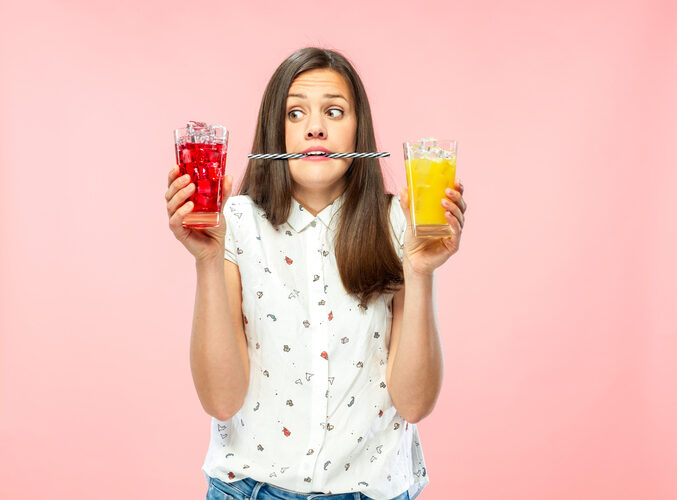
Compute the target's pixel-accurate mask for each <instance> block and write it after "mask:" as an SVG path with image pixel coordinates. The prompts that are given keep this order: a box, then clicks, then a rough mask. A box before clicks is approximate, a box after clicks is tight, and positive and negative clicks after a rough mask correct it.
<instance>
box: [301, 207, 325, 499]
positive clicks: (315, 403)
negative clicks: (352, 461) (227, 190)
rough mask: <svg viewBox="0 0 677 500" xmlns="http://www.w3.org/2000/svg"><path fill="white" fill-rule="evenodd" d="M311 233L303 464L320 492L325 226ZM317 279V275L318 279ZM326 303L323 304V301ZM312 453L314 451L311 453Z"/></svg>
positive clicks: (308, 243)
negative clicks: (307, 404) (307, 414)
mask: <svg viewBox="0 0 677 500" xmlns="http://www.w3.org/2000/svg"><path fill="white" fill-rule="evenodd" d="M306 230H307V231H308V232H309V234H308V235H307V236H308V237H307V238H306V255H307V256H308V273H307V274H308V298H309V301H308V304H309V315H310V318H309V321H310V327H309V329H310V332H309V333H310V335H311V358H312V360H311V364H310V369H311V373H312V376H311V377H310V381H309V383H310V385H311V393H312V396H311V405H312V407H311V409H310V411H311V429H310V432H309V441H308V453H309V454H307V455H306V457H305V460H304V461H303V466H302V469H303V478H304V482H305V485H306V486H307V485H308V483H310V487H311V490H312V491H321V490H322V488H323V485H322V484H321V483H322V478H321V477H317V476H316V472H315V471H316V470H319V469H317V467H316V464H317V460H318V456H319V452H320V449H321V447H322V444H323V443H324V440H325V433H326V432H327V430H326V427H327V407H328V404H327V401H328V400H327V397H326V395H327V390H328V384H329V359H328V358H329V357H328V352H329V349H328V348H329V343H328V338H329V332H328V327H329V326H328V321H327V314H326V311H327V308H326V306H323V305H320V303H322V304H326V301H325V297H326V295H325V292H324V285H325V283H326V280H325V275H324V274H325V273H324V266H323V265H322V262H323V261H322V259H324V258H325V257H324V256H323V254H322V252H323V251H326V248H325V245H324V233H325V231H324V226H323V225H322V224H321V223H319V222H318V220H317V219H315V220H313V221H312V222H311V223H310V225H309V226H308V227H307V229H306ZM316 276H318V277H317V278H316ZM323 301H324V302H323ZM310 450H313V451H312V453H311V452H310Z"/></svg>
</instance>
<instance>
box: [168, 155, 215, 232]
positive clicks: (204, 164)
mask: <svg viewBox="0 0 677 500" xmlns="http://www.w3.org/2000/svg"><path fill="white" fill-rule="evenodd" d="M177 154H178V159H177V160H178V162H179V171H180V175H185V174H189V175H190V180H191V182H193V183H195V187H196V188H197V189H195V191H194V192H193V194H192V195H191V196H190V198H188V199H189V200H190V201H192V202H193V204H194V206H193V210H192V212H191V214H194V213H216V214H217V216H216V217H215V223H214V224H213V225H218V214H219V213H220V212H221V200H222V197H223V193H222V192H221V186H222V181H223V175H224V173H225V170H226V151H224V145H223V144H192V143H188V144H183V145H181V146H179V147H178V148H177ZM186 201H188V200H186ZM191 214H188V215H187V216H186V218H185V219H184V225H195V226H198V227H210V226H212V224H210V223H207V224H203V223H198V224H193V223H191V218H192V217H191Z"/></svg>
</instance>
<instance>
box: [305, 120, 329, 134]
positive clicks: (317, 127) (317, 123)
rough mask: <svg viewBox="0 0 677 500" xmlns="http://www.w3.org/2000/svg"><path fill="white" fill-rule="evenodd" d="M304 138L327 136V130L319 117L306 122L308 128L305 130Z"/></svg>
mask: <svg viewBox="0 0 677 500" xmlns="http://www.w3.org/2000/svg"><path fill="white" fill-rule="evenodd" d="M306 138H307V139H313V138H322V139H326V138H327V130H326V128H325V127H324V124H323V123H322V120H321V119H317V118H315V119H311V120H310V121H309V123H308V129H307V130H306Z"/></svg>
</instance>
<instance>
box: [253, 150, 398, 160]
mask: <svg viewBox="0 0 677 500" xmlns="http://www.w3.org/2000/svg"><path fill="white" fill-rule="evenodd" d="M306 156H325V157H327V158H383V157H386V156H390V153H385V152H384V153H324V152H322V151H311V152H310V153H263V154H251V155H247V158H249V159H250V160H289V159H293V158H304V157H306Z"/></svg>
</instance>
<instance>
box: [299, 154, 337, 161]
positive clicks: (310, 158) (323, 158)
mask: <svg viewBox="0 0 677 500" xmlns="http://www.w3.org/2000/svg"><path fill="white" fill-rule="evenodd" d="M301 160H306V161H329V160H331V158H327V157H326V156H320V155H317V156H304V157H303V158H301Z"/></svg>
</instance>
